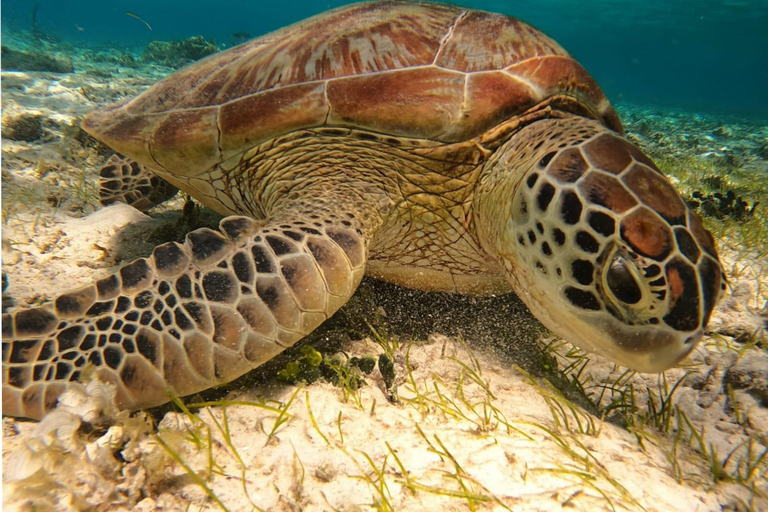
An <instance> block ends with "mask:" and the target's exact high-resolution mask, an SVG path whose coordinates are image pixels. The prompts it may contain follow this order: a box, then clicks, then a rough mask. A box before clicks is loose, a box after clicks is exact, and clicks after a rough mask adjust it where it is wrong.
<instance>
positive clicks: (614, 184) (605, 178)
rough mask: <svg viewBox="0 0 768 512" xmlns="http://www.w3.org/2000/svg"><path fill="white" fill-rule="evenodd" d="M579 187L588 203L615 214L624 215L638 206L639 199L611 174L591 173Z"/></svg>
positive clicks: (580, 182)
mask: <svg viewBox="0 0 768 512" xmlns="http://www.w3.org/2000/svg"><path fill="white" fill-rule="evenodd" d="M578 186H579V191H580V192H581V194H582V197H584V198H585V199H586V200H587V201H589V202H590V203H592V204H596V205H600V206H603V207H605V208H608V209H609V210H611V211H613V212H614V213H624V212H626V211H627V210H629V209H631V208H633V207H635V206H636V205H637V199H635V197H634V196H633V195H632V194H630V193H629V191H627V189H626V188H625V187H624V185H622V184H621V182H620V181H619V180H618V179H616V178H615V177H613V176H612V175H610V174H605V173H602V172H590V173H589V174H588V175H587V176H585V177H584V178H583V179H582V180H581V181H579V183H578Z"/></svg>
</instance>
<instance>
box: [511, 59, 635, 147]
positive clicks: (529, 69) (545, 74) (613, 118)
mask: <svg viewBox="0 0 768 512" xmlns="http://www.w3.org/2000/svg"><path fill="white" fill-rule="evenodd" d="M506 72H507V73H510V74H511V75H513V76H519V77H521V78H523V79H525V80H527V81H530V82H533V83H534V84H536V85H538V86H539V88H540V89H541V96H542V98H550V97H553V96H558V95H562V96H570V97H575V98H578V100H579V104H580V105H581V106H582V107H586V108H587V109H588V110H589V112H590V113H591V115H589V116H588V117H592V118H595V119H598V120H599V121H600V122H602V123H603V124H605V125H606V126H608V127H609V128H610V129H611V130H613V131H615V132H618V133H622V132H623V129H622V126H621V122H620V121H619V118H618V116H617V115H616V112H615V111H614V110H613V108H612V107H611V106H610V105H609V104H608V100H607V99H606V98H605V95H604V94H603V91H602V90H601V89H600V87H599V86H598V85H597V83H596V82H595V80H594V79H593V78H592V77H591V76H590V75H589V73H587V71H586V70H585V69H584V68H583V67H581V65H580V64H579V63H578V62H576V61H575V60H573V59H572V58H570V57H567V56H559V55H547V54H540V55H539V58H531V59H527V60H523V61H522V62H520V63H519V64H513V65H511V66H509V67H507V68H506Z"/></svg>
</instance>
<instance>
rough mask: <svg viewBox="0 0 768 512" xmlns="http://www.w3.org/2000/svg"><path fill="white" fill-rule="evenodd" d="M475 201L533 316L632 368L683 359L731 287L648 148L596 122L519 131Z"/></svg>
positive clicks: (488, 242)
mask: <svg viewBox="0 0 768 512" xmlns="http://www.w3.org/2000/svg"><path fill="white" fill-rule="evenodd" d="M475 208H476V212H477V227H478V233H479V236H480V239H481V243H482V244H483V246H484V248H485V249H486V250H487V251H488V252H489V253H491V255H492V256H493V257H495V258H496V259H497V260H498V261H499V263H500V264H502V265H503V266H504V268H505V272H506V276H507V279H508V280H509V282H510V283H511V284H512V286H513V288H514V289H515V291H516V292H517V294H518V295H519V296H520V297H521V298H522V300H523V301H524V302H525V303H526V304H527V306H528V307H529V309H530V310H531V311H532V312H533V313H534V315H536V316H537V317H538V318H539V320H541V322H542V323H543V324H544V325H545V326H547V327H548V328H549V329H551V330H552V331H554V332H555V333H556V334H558V335H560V336H562V337H563V338H565V339H567V340H569V341H571V342H573V343H574V344H575V345H577V346H580V347H581V348H584V349H586V350H589V351H593V352H597V353H599V354H601V355H603V356H605V357H608V358H609V359H611V360H613V361H615V362H616V363H619V364H621V365H624V366H627V367H629V368H632V369H635V370H639V371H645V372H657V371H663V370H665V369H667V368H669V367H670V366H672V365H674V364H675V363H677V362H678V361H680V360H681V359H683V358H684V357H685V356H686V355H687V354H688V353H689V352H690V351H691V350H692V349H693V348H694V347H695V346H696V344H697V342H698V341H699V340H700V339H701V337H702V332H703V329H704V327H705V326H706V324H707V322H708V320H709V317H710V315H711V313H712V310H713V308H714V305H715V303H716V302H717V300H718V298H719V296H720V295H721V293H722V290H723V289H724V287H725V278H724V274H723V271H722V267H721V265H720V261H719V259H718V256H717V252H716V250H715V245H714V240H713V239H712V236H711V235H710V233H709V232H708V231H707V230H706V229H705V228H704V227H703V226H702V223H701V219H700V218H699V217H698V216H697V215H696V214H695V213H694V212H692V211H690V210H689V209H688V207H687V206H686V204H685V203H684V202H683V200H682V199H681V198H680V196H679V195H678V194H677V192H676V191H675V190H674V188H673V187H672V185H671V184H670V183H669V181H667V179H666V178H665V177H664V176H663V175H662V174H661V172H660V171H659V170H658V168H657V167H656V166H655V165H654V163H653V162H652V161H651V160H650V159H649V158H648V157H647V156H645V155H644V154H643V153H642V152H641V151H640V150H639V149H637V148H636V147H635V146H633V145H632V144H631V143H629V142H628V141H627V140H626V139H624V138H622V137H621V136H619V135H618V134H616V133H614V132H611V131H609V130H607V129H606V128H604V127H603V126H602V125H600V124H598V123H596V122H593V121H591V120H588V119H584V118H577V117H569V118H565V119H544V120H540V121H536V122H534V123H532V124H530V125H528V126H526V127H524V128H522V129H521V130H520V131H519V132H518V133H517V134H516V135H514V136H513V138H512V139H511V140H510V141H508V142H507V143H506V144H505V145H503V146H502V147H501V148H500V149H499V150H498V151H497V152H496V154H495V155H494V157H493V158H492V159H491V160H490V161H489V162H488V164H487V165H486V167H485V168H484V170H483V174H482V175H481V178H480V181H479V183H478V187H477V191H476V196H475Z"/></svg>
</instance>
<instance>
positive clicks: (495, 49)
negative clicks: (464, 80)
mask: <svg viewBox="0 0 768 512" xmlns="http://www.w3.org/2000/svg"><path fill="white" fill-rule="evenodd" d="M536 55H558V56H561V57H568V54H567V53H566V51H565V50H563V48H562V47H560V45H559V44H557V43H556V42H554V41H553V40H552V39H550V38H549V37H547V36H545V35H544V34H542V33H541V32H539V31H538V30H536V29H535V28H533V27H531V26H530V25H528V24H527V23H524V22H522V21H520V20H517V19H515V18H510V17H508V16H504V15H502V14H495V13H489V12H482V11H467V12H466V13H465V14H464V15H462V16H461V17H460V18H459V19H458V21H457V22H456V24H455V25H454V27H453V31H452V32H451V35H450V37H449V38H448V39H447V41H446V43H445V45H444V46H443V48H442V49H441V50H440V53H439V55H438V56H437V59H436V60H435V64H437V65H438V66H442V67H445V68H448V69H456V70H458V71H464V72H467V73H472V72H476V71H488V70H496V69H503V68H505V67H508V66H511V65H513V64H516V63H518V62H520V61H522V60H525V59H526V58H530V57H532V56H536Z"/></svg>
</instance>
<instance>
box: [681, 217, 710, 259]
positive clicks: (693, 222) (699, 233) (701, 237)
mask: <svg viewBox="0 0 768 512" xmlns="http://www.w3.org/2000/svg"><path fill="white" fill-rule="evenodd" d="M688 229H690V230H691V234H693V237H694V238H695V239H696V242H698V244H699V247H701V249H702V250H703V251H704V252H706V253H707V254H709V255H710V256H712V257H713V258H715V259H717V250H716V249H715V239H714V238H713V237H712V233H710V232H709V231H707V229H706V228H705V227H704V224H702V222H701V217H699V215H698V214H697V213H696V212H693V211H691V210H688Z"/></svg>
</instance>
